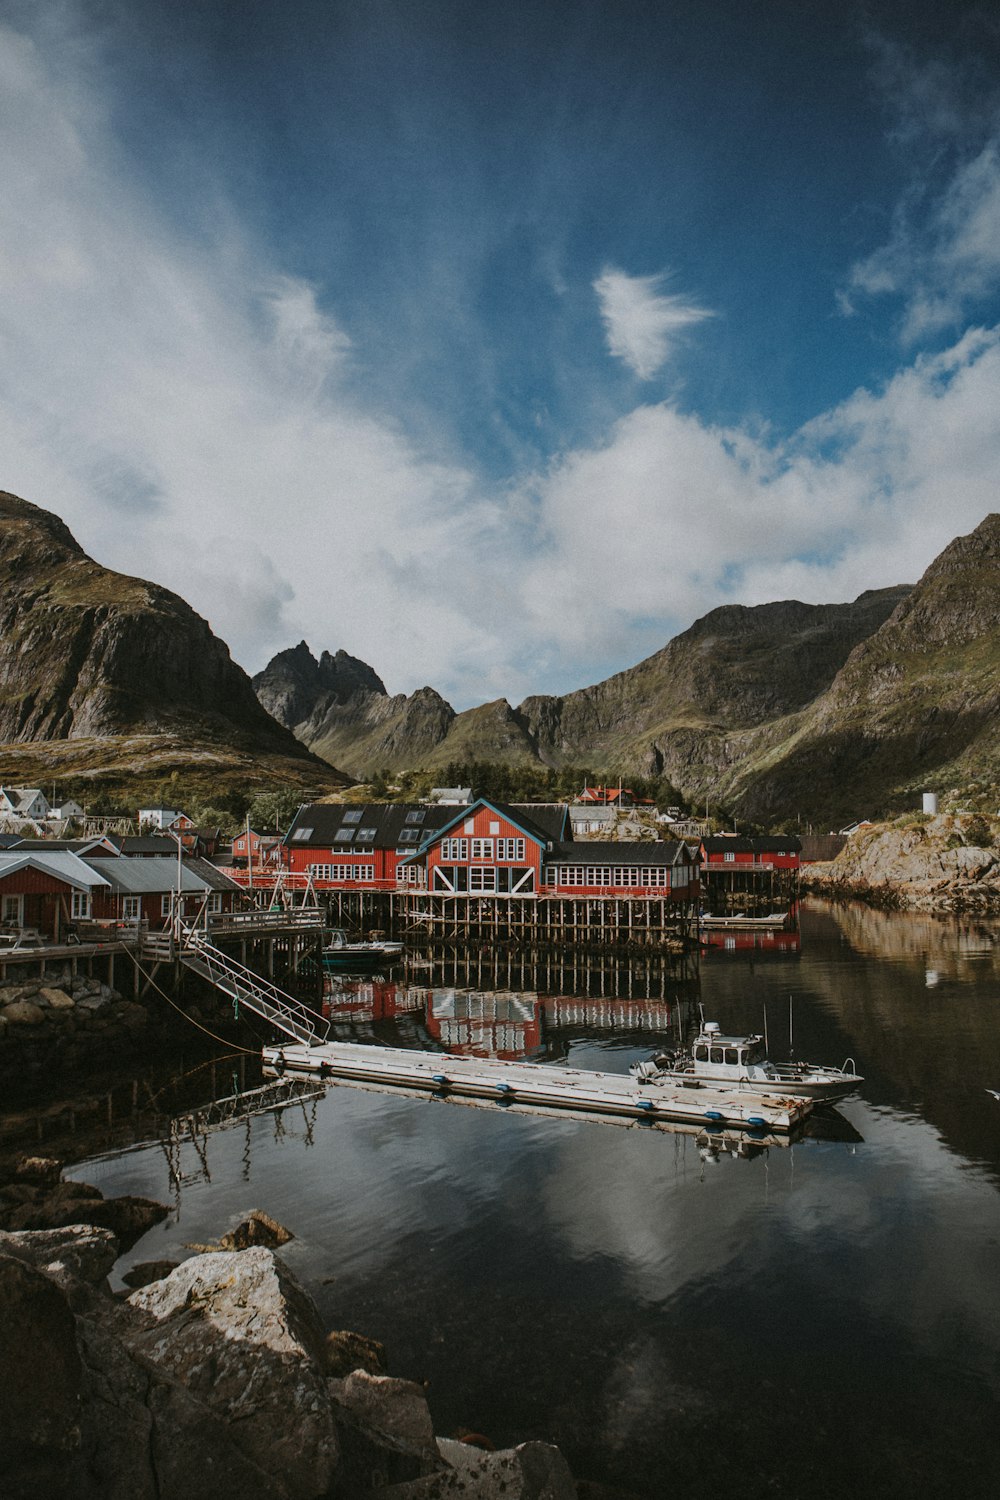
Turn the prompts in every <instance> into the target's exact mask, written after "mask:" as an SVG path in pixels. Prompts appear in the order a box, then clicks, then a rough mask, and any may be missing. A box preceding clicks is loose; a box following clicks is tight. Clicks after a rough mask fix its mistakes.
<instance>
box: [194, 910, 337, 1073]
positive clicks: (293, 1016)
mask: <svg viewBox="0 0 1000 1500" xmlns="http://www.w3.org/2000/svg"><path fill="white" fill-rule="evenodd" d="M176 955H177V957H178V958H179V959H180V961H181V963H183V964H184V966H185V968H188V969H190V970H191V971H192V973H195V974H199V975H200V976H201V977H202V978H203V979H207V980H208V982H209V983H210V984H212V985H214V986H215V988H216V989H217V990H220V991H221V992H222V994H224V995H228V996H229V997H230V999H232V1000H233V1001H234V1002H237V1003H239V1004H240V1005H245V1006H246V1008H247V1010H250V1011H253V1013H254V1015H257V1016H261V1017H262V1018H263V1019H264V1020H265V1021H270V1022H271V1024H272V1025H273V1026H277V1027H278V1029H279V1030H280V1031H283V1032H285V1034H286V1035H287V1036H290V1037H293V1038H294V1039H295V1041H297V1042H301V1043H302V1044H303V1045H304V1046H307V1047H308V1046H312V1045H314V1044H315V1043H316V1042H320V1041H323V1040H324V1039H325V1037H326V1035H327V1033H328V1032H329V1030H330V1023H329V1021H328V1020H326V1019H325V1018H324V1017H323V1016H321V1015H319V1014H318V1013H317V1012H316V1011H314V1010H310V1008H309V1006H308V1005H305V1004H304V1003H303V1002H302V1001H301V1000H296V999H295V998H294V996H292V995H286V994H285V992H284V990H279V989H278V987H277V985H276V984H272V983H271V981H270V980H269V979H263V978H261V976H260V975H259V974H255V973H254V971H253V970H252V969H248V968H247V967H246V965H245V964H241V963H240V962H239V961H238V960H237V959H235V958H230V957H229V955H228V954H226V953H223V952H221V951H220V949H218V948H214V947H213V946H212V944H211V943H210V942H209V941H208V940H207V938H205V937H204V936H203V934H202V933H200V932H194V931H192V930H190V929H185V930H184V931H183V932H182V935H181V941H180V944H179V945H178V946H177V948H176Z"/></svg>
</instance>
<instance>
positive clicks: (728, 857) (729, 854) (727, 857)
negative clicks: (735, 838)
mask: <svg viewBox="0 0 1000 1500" xmlns="http://www.w3.org/2000/svg"><path fill="white" fill-rule="evenodd" d="M722 858H723V860H724V861H725V863H726V864H727V865H731V864H734V863H735V860H736V855H735V854H734V853H733V851H732V849H727V850H726V852H725V854H724V855H723V856H722Z"/></svg>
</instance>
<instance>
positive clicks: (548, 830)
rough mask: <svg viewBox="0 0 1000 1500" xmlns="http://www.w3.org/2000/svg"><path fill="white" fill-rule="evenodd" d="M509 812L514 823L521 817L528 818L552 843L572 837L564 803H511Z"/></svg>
mask: <svg viewBox="0 0 1000 1500" xmlns="http://www.w3.org/2000/svg"><path fill="white" fill-rule="evenodd" d="M510 811H511V813H513V814H514V815H515V821H519V820H520V819H521V818H523V817H527V818H530V819H531V821H532V823H533V824H534V825H535V827H536V828H540V829H541V830H542V832H543V833H544V834H545V836H546V839H552V841H553V842H557V841H558V840H559V839H569V838H572V836H573V825H572V823H571V822H570V816H569V808H568V807H567V806H566V803H565V802H512V803H511V804H510Z"/></svg>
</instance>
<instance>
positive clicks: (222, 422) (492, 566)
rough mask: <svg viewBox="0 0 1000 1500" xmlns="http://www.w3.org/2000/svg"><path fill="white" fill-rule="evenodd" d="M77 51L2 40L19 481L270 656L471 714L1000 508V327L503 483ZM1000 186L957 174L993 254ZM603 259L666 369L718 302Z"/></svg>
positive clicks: (86, 534) (915, 561)
mask: <svg viewBox="0 0 1000 1500" xmlns="http://www.w3.org/2000/svg"><path fill="white" fill-rule="evenodd" d="M53 46H55V43H53V42H52V41H51V39H50V40H49V42H48V43H47V44H46V48H47V50H46V51H44V52H43V51H42V50H40V49H39V48H38V47H36V46H34V45H33V44H32V43H31V42H29V41H26V40H25V39H24V38H23V37H20V36H17V35H15V34H14V33H13V32H11V31H10V30H9V29H8V30H4V29H2V28H0V70H2V82H3V95H4V97H5V99H6V101H7V108H6V112H5V113H0V152H2V154H3V157H4V161H5V191H4V193H3V194H2V195H0V453H2V454H3V464H4V467H3V471H2V473H0V487H3V488H7V489H12V490H14V491H15V492H17V493H20V494H22V495H24V497H25V498H26V499H28V500H31V501H34V502H35V503H37V504H40V505H43V506H46V507H48V508H50V509H52V510H55V511H57V512H58V513H59V514H60V515H62V516H63V517H64V519H65V520H66V521H67V523H68V524H69V525H70V526H71V527H72V528H73V530H74V531H75V532H76V533H77V535H78V538H79V540H80V541H81V543H82V544H83V545H84V546H85V547H86V548H87V550H88V551H89V552H90V553H91V554H92V555H93V556H95V557H97V558H98V559H99V560H100V561H102V562H104V563H106V564H108V565H109V566H112V567H115V568H118V569H120V570H121V571H124V572H131V573H137V574H140V575H142V576H145V577H151V578H153V579H155V580H156V581H158V582H162V583H165V584H166V585H167V586H169V587H171V588H173V589H175V590H176V591H177V592H178V593H180V594H182V595H183V596H184V597H185V598H187V599H188V600H189V601H190V602H191V603H192V604H193V605H194V607H195V608H196V609H197V610H198V611H199V612H200V613H201V614H203V615H205V616H206V617H207V618H209V619H210V620H211V622H212V624H213V626H214V627H215V629H216V630H217V631H218V633H219V634H220V635H222V637H223V638H224V639H225V640H226V641H227V642H228V643H229V645H230V646H231V648H232V650H233V654H234V656H235V657H236V659H237V660H238V661H240V662H242V663H243V664H244V665H245V666H246V667H248V668H249V669H250V670H256V669H257V668H258V667H259V666H261V665H263V663H264V661H265V660H266V659H267V657H268V656H269V655H270V654H271V653H272V652H273V651H275V650H278V649H281V648H283V647H286V646H288V645H290V644H291V643H293V642H294V641H296V640H299V639H301V638H302V637H303V636H304V637H305V638H306V639H307V640H308V641H309V642H310V644H311V645H312V646H313V648H314V649H315V650H317V651H319V650H322V649H324V648H328V649H336V648H337V647H343V648H344V649H346V650H348V651H351V652H352V653H353V654H355V655H358V656H361V657H363V658H364V659H366V660H368V661H370V662H371V663H372V665H373V666H374V667H375V668H376V669H377V670H378V671H379V673H380V674H381V675H382V676H383V677H384V678H385V679H386V680H387V682H388V683H389V685H390V687H391V688H392V689H393V690H400V689H406V690H410V689H412V688H414V687H417V686H419V685H420V684H421V683H423V682H431V683H432V684H433V685H434V686H436V687H438V688H439V690H441V691H442V692H444V693H445V694H446V695H448V696H450V697H452V698H453V699H454V701H456V703H457V704H459V705H460V706H464V705H466V704H468V703H471V702H475V701H481V700H483V699H488V698H492V697H498V696H500V695H501V694H506V695H508V696H510V697H511V699H512V700H516V699H517V698H518V697H520V696H523V695H524V694H526V693H528V692H532V691H544V690H553V691H554V690H560V689H562V690H565V689H569V688H572V687H576V686H579V685H581V684H582V683H584V682H587V681H592V680H593V678H594V676H595V675H598V674H597V673H595V670H594V668H595V663H600V664H602V667H603V666H604V665H605V664H611V663H613V664H615V665H627V664H629V663H630V662H633V661H635V660H637V659H638V658H639V657H640V656H642V655H643V654H645V653H646V652H647V651H650V650H653V649H656V648H657V647H658V646H660V645H662V644H663V643H664V641H665V640H666V639H668V637H669V636H670V635H672V634H673V633H675V632H676V631H677V630H678V629H683V628H685V627H686V626H687V625H689V624H690V623H691V621H692V620H693V619H694V618H695V617H696V616H697V615H699V614H701V613H703V612H705V611H706V610H707V609H709V608H711V607H713V606H714V605H716V604H719V603H723V602H728V601H733V600H739V601H744V602H748V603H757V602H762V601H764V600H767V599H770V598H774V597H788V596H789V595H795V596H798V597H801V598H805V599H807V600H814V601H818V600H824V599H825V600H830V599H844V598H849V597H853V595H854V594H856V593H858V592H860V591H861V590H862V589H864V588H868V587H877V586H880V585H884V584H888V583H894V582H900V581H904V580H907V579H909V580H912V579H914V578H915V577H916V576H918V574H919V573H920V572H921V571H922V570H923V568H924V567H925V566H926V565H927V563H928V562H929V561H930V560H931V558H932V557H933V556H934V555H935V553H936V552H937V551H938V550H940V548H941V547H942V546H944V545H945V544H946V543H947V542H948V541H949V540H950V539H951V538H952V537H953V536H954V535H955V534H956V533H958V532H960V531H967V530H971V529H972V528H973V527H974V526H975V525H977V524H978V522H979V521H980V520H981V519H982V517H983V515H984V514H985V513H986V512H987V511H989V510H990V509H991V508H994V507H995V506H996V481H995V476H996V474H997V472H1000V332H998V330H996V329H991V330H978V331H973V332H970V333H969V334H967V335H966V336H965V337H964V338H963V339H961V340H960V341H959V342H958V343H957V344H956V345H955V347H954V348H953V349H952V350H950V351H948V352H947V353H945V354H942V355H939V356H937V357H936V358H933V359H929V358H920V359H917V360H915V361H914V362H913V363H912V365H910V366H909V367H907V368H904V369H902V370H901V371H900V372H899V374H898V375H897V376H896V377H895V379H893V380H891V381H890V382H888V384H887V385H886V386H885V387H884V388H883V389H881V390H875V391H859V392H857V393H856V394H855V395H854V396H852V397H851V398H850V399H849V400H848V401H845V402H844V403H842V404H841V405H840V406H838V407H836V408H835V409H833V410H831V411H829V412H827V413H825V414H822V415H821V416H819V417H818V418H817V419H816V420H815V421H814V422H812V423H810V424H808V425H807V426H806V427H805V428H803V429H802V431H801V432H799V433H797V434H795V435H794V436H793V438H792V439H790V440H788V441H777V440H775V439H773V438H772V437H770V436H769V435H768V434H766V433H761V432H752V431H749V430H743V429H740V428H735V427H734V428H720V427H716V426H713V425H711V424H709V423H707V422H705V421H704V420H702V419H700V418H699V417H697V416H695V415H690V414H683V413H681V412H679V411H678V410H676V409H675V408H673V407H672V406H670V405H654V406H645V407H640V408H638V409H637V410H635V411H633V412H630V413H629V414H627V415H626V416H624V417H622V418H621V419H620V421H618V423H617V424H616V425H615V426H614V427H613V428H612V429H611V430H610V431H609V432H608V433H607V435H606V437H605V439H604V440H603V441H601V442H600V443H595V444H593V445H591V446H588V447H581V448H579V449H577V450H575V451H571V452H567V453H565V454H563V455H561V456H560V457H559V458H558V459H556V460H555V461H553V463H552V465H551V466H550V467H549V468H548V469H547V470H545V471H544V472H542V473H539V474H536V475H534V476H523V475H522V476H515V477H514V478H513V479H512V480H511V482H510V484H509V486H508V487H507V489H506V490H504V491H502V492H498V490H497V489H496V487H494V486H490V485H488V484H486V483H485V482H484V481H483V480H482V478H481V477H480V476H479V475H477V474H476V473H475V472H473V471H472V470H471V469H470V468H469V467H468V466H464V465H462V464H461V463H458V462H455V461H452V460H451V459H450V458H447V457H446V458H440V457H438V456H436V455H435V453H434V452H433V451H431V450H432V443H431V441H430V440H428V441H427V442H425V444H424V445H422V446H420V447H418V446H417V444H416V443H415V442H414V441H413V439H412V438H411V437H409V436H408V435H407V432H406V431H405V429H404V427H403V426H402V424H401V423H399V422H395V421H393V420H391V419H390V417H388V416H387V415H385V414H384V413H383V412H381V411H374V410H372V408H371V405H370V403H369V402H368V401H367V400H366V396H365V391H364V374H365V370H364V361H365V357H366V354H365V350H364V348H362V347H358V346H357V345H353V346H352V345H350V344H349V342H348V340H347V338H346V337H345V335H344V333H343V332H342V329H341V327H340V325H339V321H338V318H337V316H336V313H335V312H333V313H332V312H331V311H330V307H331V305H332V306H334V307H336V306H337V305H338V296H339V297H343V296H346V290H347V289H344V288H338V287H329V288H322V289H319V288H316V287H313V286H310V285H307V284H306V283H304V282H303V281H302V280H301V279H298V278H295V277H291V276H288V275H287V274H284V273H283V272H282V271H281V269H280V268H278V267H275V265H274V264H273V263H272V262H271V261H270V260H269V259H268V258H267V257H266V256H264V255H263V254H262V253H261V252H260V251H259V250H257V249H255V248H254V247H253V246H252V245H250V244H249V243H247V242H246V241H245V240H244V239H242V238H241V237H240V235H239V234H238V233H237V232H236V231H235V230H234V228H233V218H232V214H231V213H230V214H229V215H228V216H227V217H226V218H225V220H224V222H225V229H224V230H223V229H220V231H219V238H218V242H217V243H216V244H215V245H214V246H213V245H211V244H207V243H206V241H205V237H204V236H203V235H202V236H201V237H200V238H194V237H192V236H190V235H188V234H186V233H185V232H184V231H183V230H181V229H179V228H178V227H177V226H175V225H174V224H172V223H171V222H169V221H168V220H167V219H166V217H165V215H164V213H163V212H162V210H161V208H160V206H159V205H158V204H157V203H156V202H154V201H151V200H150V198H149V197H148V196H147V194H146V193H145V191H144V189H143V187H142V185H141V184H140V183H137V182H136V181H135V180H133V179H132V178H131V177H130V176H129V174H128V172H127V170H126V169H125V167H124V166H123V163H122V160H121V158H120V156H119V153H118V152H117V150H116V145H115V141H114V138H113V136H112V135H111V134H110V129H109V125H108V122H107V120H106V118H105V115H104V113H103V111H102V109H101V108H100V107H99V104H97V103H95V98H96V99H100V98H103V97H106V96H107V95H108V93H109V89H108V88H106V87H104V86H103V81H102V80H103V75H102V72H101V66H100V58H99V56H96V55H94V54H93V53H88V52H87V50H86V47H85V44H84V42H83V41H81V40H80V39H79V38H75V39H74V42H73V46H72V47H71V48H70V50H69V53H68V54H67V56H68V57H69V59H70V63H72V64H73V67H70V63H66V61H65V58H64V57H63V56H62V55H61V54H55V53H51V48H52V47H53ZM81 55H83V56H84V58H85V61H86V67H85V68H84V69H83V70H82V71H81V70H80V69H81V66H82V65H80V63H79V59H80V57H81ZM74 69H75V70H74ZM81 80H83V81H81ZM990 172H991V169H989V168H988V164H987V163H985V162H984V164H983V165H982V167H981V168H980V175H979V176H978V177H974V175H970V178H969V181H968V187H967V189H966V190H965V192H964V194H963V193H961V192H958V191H957V190H956V194H955V199H954V201H955V204H956V208H955V211H954V213H955V222H956V224H957V223H958V222H959V220H960V221H961V223H962V224H963V225H964V231H963V236H962V237H959V236H958V235H957V233H956V235H955V236H954V240H955V243H956V244H961V245H963V246H967V247H968V248H967V250H965V251H963V253H964V254H965V255H966V258H975V257H976V256H977V255H978V256H979V258H980V260H981V259H982V258H983V256H984V254H985V251H984V250H983V248H982V246H983V245H984V244H985V243H986V240H987V238H988V224H986V222H985V220H984V221H983V223H982V225H981V223H980V219H979V217H977V213H976V212H974V211H973V207H974V205H979V206H980V208H982V210H983V213H984V214H987V216H988V210H987V204H988V202H990V201H992V200H990V199H989V197H988V194H987V192H986V183H987V182H988V181H989V179H990ZM960 209H961V211H960ZM607 276H610V277H617V278H618V281H617V282H614V283H613V284H612V285H611V290H612V291H615V289H617V292H616V295H617V296H618V298H619V300H618V302H617V303H616V304H615V305H616V307H617V312H616V313H615V318H616V319H617V323H616V327H617V330H618V332H617V336H618V337H619V338H620V339H621V349H622V357H623V358H624V357H628V358H630V359H631V360H632V361H633V366H634V367H635V368H636V369H637V370H638V372H639V373H642V372H643V371H644V370H646V369H648V368H650V367H651V364H652V362H654V361H656V360H657V359H658V358H660V357H661V355H662V354H663V352H664V351H666V352H669V343H670V338H671V337H672V332H674V331H676V330H678V329H680V328H683V327H684V326H688V325H690V324H691V323H692V322H694V321H697V320H698V318H699V317H700V316H702V313H701V310H700V309H694V308H692V307H691V306H690V305H689V304H683V303H680V302H678V301H677V299H671V298H669V297H666V296H664V295H663V294H662V293H661V291H660V290H659V289H658V284H656V279H655V278H652V279H650V278H645V279H643V278H638V279H636V278H628V277H624V276H622V275H621V273H612V272H609V273H607ZM606 290H607V289H606ZM664 304H665V306H664ZM609 305H610V304H609ZM630 318H631V319H632V321H631V322H630V321H629V320H630ZM610 326H611V325H610V323H609V329H610Z"/></svg>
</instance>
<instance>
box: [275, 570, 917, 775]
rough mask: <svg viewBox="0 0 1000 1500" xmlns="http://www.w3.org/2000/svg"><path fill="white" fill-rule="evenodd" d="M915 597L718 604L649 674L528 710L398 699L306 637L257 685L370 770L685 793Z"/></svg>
mask: <svg viewBox="0 0 1000 1500" xmlns="http://www.w3.org/2000/svg"><path fill="white" fill-rule="evenodd" d="M905 594H906V590H905V589H901V588H900V589H884V590H881V591H879V592H876V593H869V594H863V595H862V596H861V597H860V599H857V600H856V601H855V602H854V603H853V604H824V605H809V604H800V603H798V602H796V601H788V602H785V603H778V604H766V605H761V606H758V607H757V608H753V609H751V608H747V607H744V606H741V605H733V606H727V607H725V608H723V609H717V610H713V611H712V613H711V614H708V615H706V616H705V617H704V619H702V620H699V621H697V622H696V623H695V624H694V625H692V627H691V628H690V630H687V631H685V632H684V634H683V635H680V636H678V637H677V638H676V639H675V640H673V641H671V642H670V643H669V645H667V646H665V647H664V648H663V650H662V651H658V652H657V653H656V654H655V655H654V656H651V657H649V658H648V659H647V660H646V661H643V662H640V663H639V665H638V666H635V667H631V668H629V670H628V671H625V672H619V673H618V674H617V675H616V676H614V677H611V678H608V680H607V681H606V682H602V683H598V684H597V685H596V686H594V687H589V688H583V689H581V690H580V691H579V692H575V693H568V694H566V695H565V696H563V697H532V698H526V699H525V701H524V702H523V703H522V704H521V705H520V707H519V708H516V709H515V708H511V706H510V705H509V704H508V703H507V702H506V700H505V699H499V700H497V701H496V702H494V703H487V704H483V705H481V706H479V707H477V708H474V709H468V710H466V711H465V712H464V713H460V714H456V713H455V712H454V710H453V709H452V708H451V707H450V706H449V705H448V704H447V703H446V702H445V701H444V699H443V698H441V697H440V696H439V695H438V694H437V693H435V692H434V691H433V689H431V688H421V689H420V690H419V692H417V693H413V694H412V695H411V696H410V697H408V698H407V697H404V696H402V695H399V696H396V697H392V698H390V697H389V696H388V695H387V694H386V692H385V688H384V687H383V686H382V683H381V682H380V681H379V679H378V678H377V677H376V676H375V674H374V672H372V671H371V668H369V667H365V666H364V664H363V663H360V662H357V661H356V659H355V658H353V657H349V656H346V654H345V653H344V652H341V651H338V652H337V655H336V657H332V656H330V655H329V654H328V653H326V652H324V654H323V656H322V657H320V659H319V661H318V662H317V661H316V659H315V658H314V657H313V656H312V654H311V652H310V651H309V649H308V647H307V646H306V645H305V643H304V642H303V643H301V644H300V645H298V646H296V647H295V648H294V650H291V651H284V652H282V653H281V654H280V655H279V656H276V657H275V658H274V660H273V661H272V662H270V663H269V665H268V666H267V667H266V668H265V670H264V671H263V672H261V673H260V674H259V675H258V676H257V677H255V678H254V686H255V688H256V689H257V692H258V694H259V695H260V697H261V700H262V702H263V703H264V704H265V705H266V707H268V708H269V709H270V710H271V712H272V713H274V714H275V716H276V717H277V718H279V719H280V720H281V722H282V723H284V724H287V725H288V726H289V727H290V728H293V729H294V730H295V732H296V734H297V735H299V737H300V738H301V739H302V740H303V741H304V742H305V743H306V744H307V745H309V746H310V747H311V748H312V749H313V750H315V751H316V752H317V753H318V754H320V755H323V756H325V757H327V758H328V759H330V760H335V761H336V762H337V764H338V765H342V766H344V768H345V769H347V770H350V771H351V772H352V773H354V774H355V775H358V776H364V775H366V774H370V773H371V771H373V770H375V769H403V768H406V767H413V766H421V767H428V768H432V767H435V766H444V765H447V764H448V762H449V761H473V760H480V761H502V762H505V763H507V764H518V765H523V764H530V763H532V762H534V763H536V764H545V765H550V766H562V765H573V764H575V765H590V766H597V767H602V766H616V767H621V768H622V769H624V770H628V769H634V770H641V771H644V772H651V771H660V770H663V769H668V770H669V772H670V774H672V775H675V779H676V780H677V784H678V785H683V784H684V778H685V774H686V773H685V768H686V767H687V766H688V765H689V763H690V762H691V760H692V757H693V758H695V759H697V757H698V755H699V753H700V747H702V746H704V745H705V744H706V743H707V740H706V736H709V737H711V736H714V735H715V734H717V733H718V732H720V731H722V732H725V733H729V732H731V731H733V730H738V729H740V728H743V727H745V726H752V725H757V724H760V723H764V722H769V721H771V720H773V719H775V718H778V717H780V716H782V715H784V714H787V713H789V712H791V711H792V710H794V709H797V708H799V707H801V706H802V705H804V704H806V703H808V702H809V701H810V700H811V699H812V698H814V697H815V695H816V693H817V692H819V691H820V690H821V689H822V688H824V687H826V686H828V685H829V683H830V682H832V680H833V678H834V676H835V675H836V672H837V669H838V668H839V667H840V666H841V665H842V664H843V662H844V661H845V660H846V658H847V656H848V654H849V653H850V651H851V649H852V647H854V646H855V645H856V643H857V642H858V641H860V640H862V639H864V637H865V636H866V635H869V634H870V633H871V632H872V631H873V630H875V629H876V628H877V627H878V625H880V624H881V623H882V621H883V620H884V619H885V618H886V616H887V615H888V614H889V613H890V611H891V610H892V609H893V608H894V607H895V605H896V604H897V603H898V602H899V600H900V599H902V598H904V597H905ZM325 664H326V665H325ZM338 664H349V667H350V671H349V673H348V672H347V671H346V670H345V665H338ZM334 667H337V670H336V671H334V670H333V669H334ZM675 773H676V774H675Z"/></svg>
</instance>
